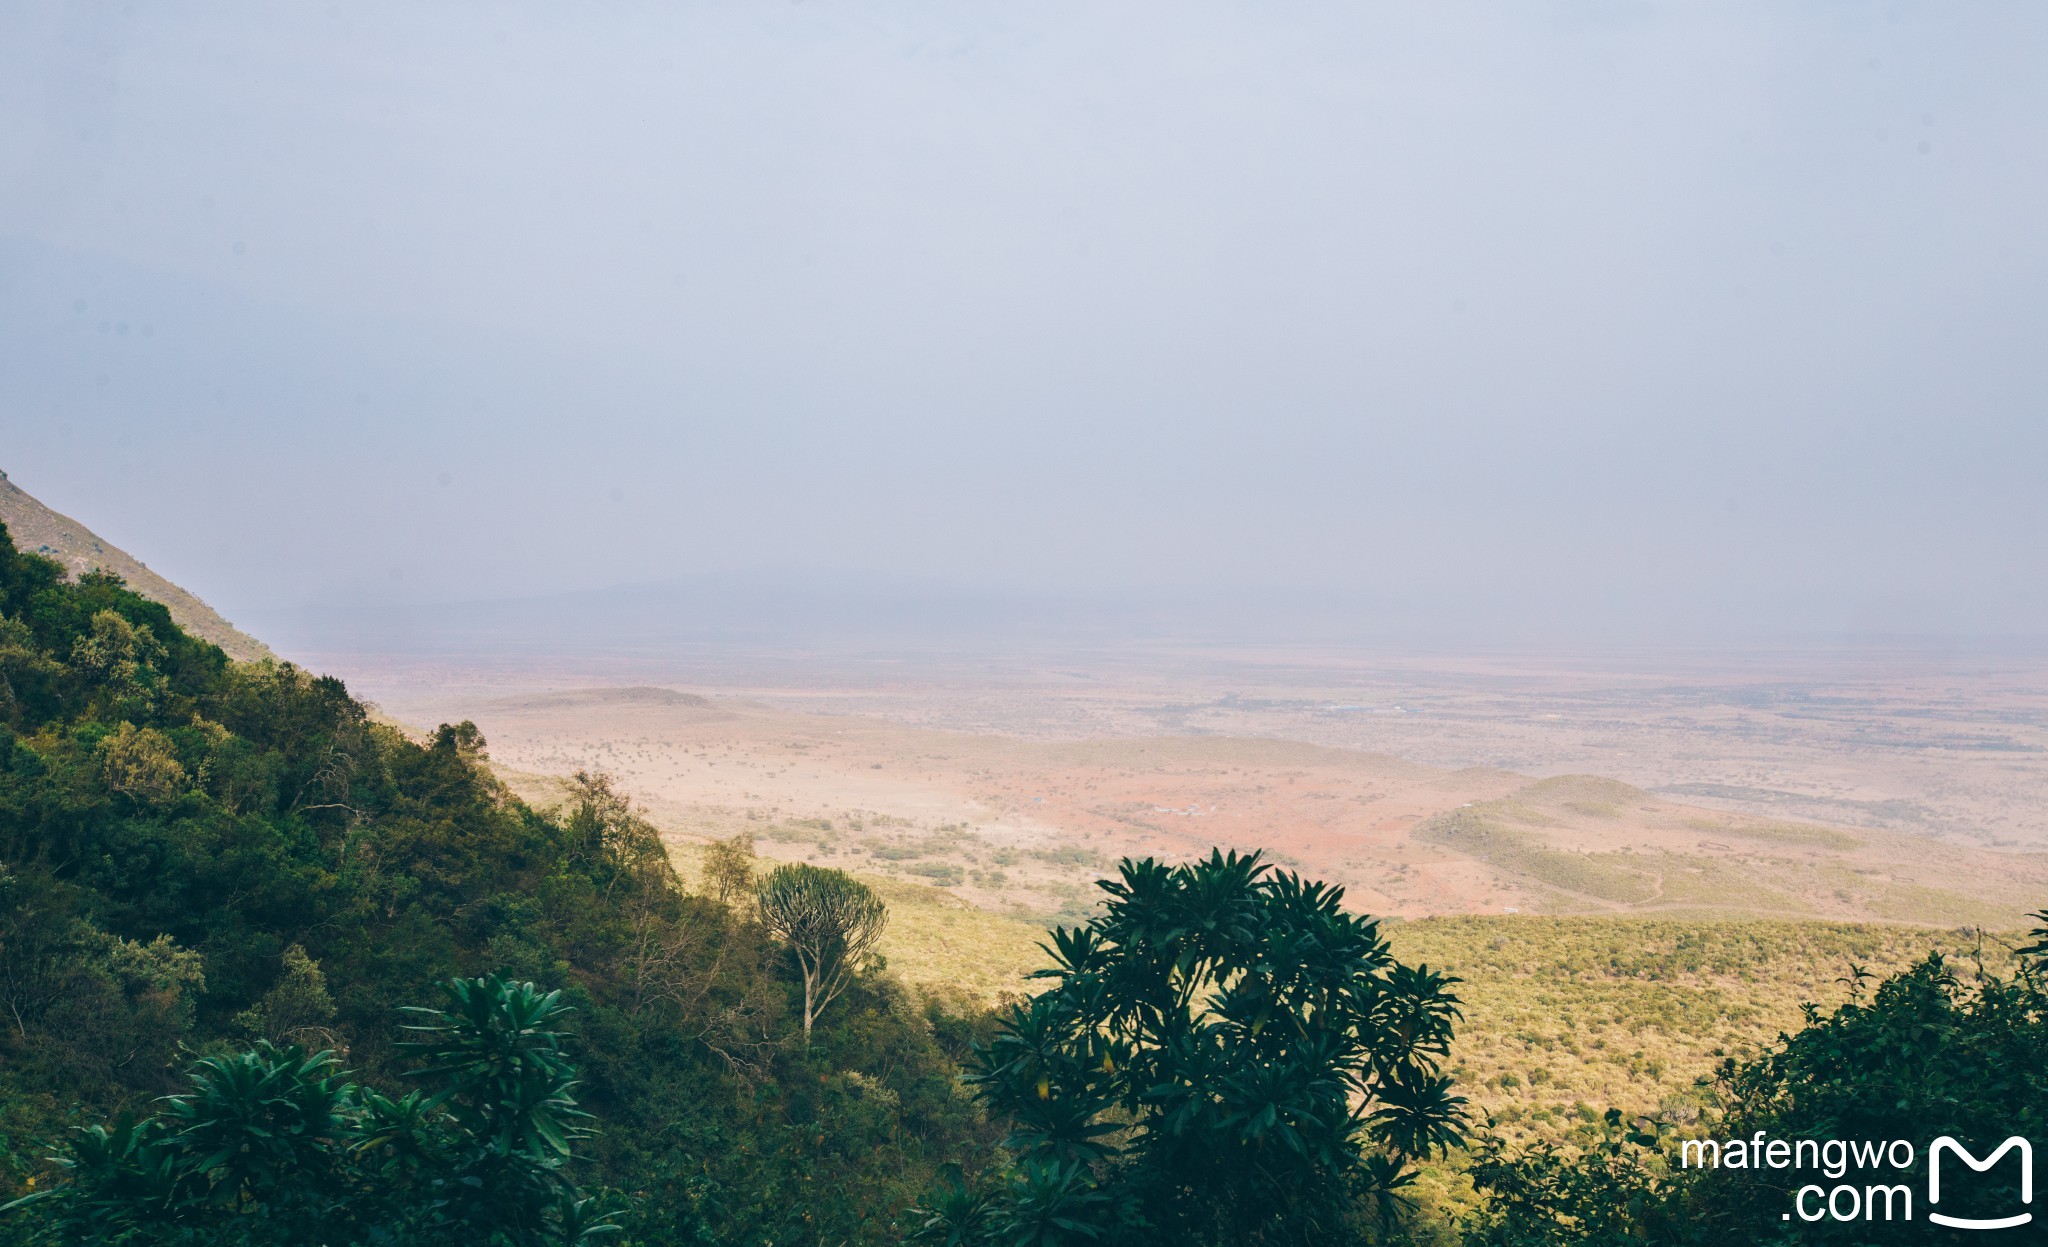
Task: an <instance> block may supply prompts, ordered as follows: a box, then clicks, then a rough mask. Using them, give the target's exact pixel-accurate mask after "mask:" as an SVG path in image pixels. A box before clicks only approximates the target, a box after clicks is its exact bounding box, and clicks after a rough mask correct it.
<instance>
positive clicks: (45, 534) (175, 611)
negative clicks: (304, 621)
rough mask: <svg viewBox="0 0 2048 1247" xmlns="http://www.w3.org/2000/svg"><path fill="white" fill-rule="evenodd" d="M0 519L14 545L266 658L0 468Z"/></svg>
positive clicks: (195, 602) (235, 654)
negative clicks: (109, 576)
mask: <svg viewBox="0 0 2048 1247" xmlns="http://www.w3.org/2000/svg"><path fill="white" fill-rule="evenodd" d="M0 523H4V524H6V525H7V530H8V531H9V532H10V533H12V534H13V535H14V544H15V546H16V547H17V548H18V549H21V550H27V551H33V552H35V553H37V554H43V555H46V556H48V557H50V558H53V559H56V560H57V561H59V562H61V563H63V564H64V566H66V567H68V568H70V569H71V574H72V575H74V576H76V575H78V574H79V573H80V572H88V571H92V570H94V569H99V570H102V571H109V572H112V573H114V574H115V575H116V576H119V577H120V578H121V579H123V580H125V581H127V582H128V587H129V588H131V589H133V590H135V591H136V592H137V593H140V594H141V595H142V596H144V597H146V598H151V599H154V600H155V601H158V602H161V603H163V604H164V605H165V606H166V607H168V608H169V609H170V612H171V618H173V619H175V620H177V621H178V625H179V626H180V627H182V628H184V629H185V630H186V631H187V632H190V633H192V634H193V635H195V636H200V637H204V638H205V639H207V640H209V641H211V642H213V643H214V644H215V645H218V646H220V647H221V648H222V649H224V650H226V651H227V652H228V655H229V657H231V658H236V659H239V660H241V661H243V662H248V661H251V660H254V659H258V658H269V657H272V655H271V652H270V647H269V646H267V645H265V644H264V643H263V642H261V641H259V640H257V639H256V638H255V637H252V636H250V635H249V634H248V633H246V632H243V631H242V630H241V629H239V628H237V627H235V625H233V624H231V623H229V622H228V621H227V620H225V619H222V618H221V617H220V615H219V613H218V612H216V611H215V610H214V609H213V608H212V607H211V606H208V605H207V604H206V603H204V602H202V601H200V600H199V599H198V598H197V597H194V596H193V595H192V594H190V593H188V592H186V591H185V590H183V589H181V588H179V587H178V586H177V585H174V584H172V583H171V582H170V581H168V580H165V579H164V578H163V577H162V576H159V575H157V574H156V573H155V572H153V571H151V570H149V568H148V567H147V566H145V565H144V564H143V562H142V560H140V559H138V558H136V557H135V556H134V555H131V554H129V553H128V552H127V551H125V550H123V549H121V548H120V547H118V546H116V545H114V544H112V543H111V542H108V541H107V540H105V539H104V538H102V537H100V536H99V535H98V534H97V533H95V532H93V531H92V530H91V529H90V528H87V527H86V526H85V525H83V524H81V523H79V522H78V521H77V520H74V519H72V518H71V517H70V516H68V515H60V514H58V513H57V512H55V511H52V510H51V509H50V508H48V507H46V506H44V505H43V504H42V503H40V502H38V501H36V499H35V498H34V497H32V496H31V495H30V494H29V493H28V492H27V491H26V490H24V489H22V488H21V487H20V486H19V485H16V484H15V483H14V482H13V481H10V480H8V479H7V474H6V473H5V472H0Z"/></svg>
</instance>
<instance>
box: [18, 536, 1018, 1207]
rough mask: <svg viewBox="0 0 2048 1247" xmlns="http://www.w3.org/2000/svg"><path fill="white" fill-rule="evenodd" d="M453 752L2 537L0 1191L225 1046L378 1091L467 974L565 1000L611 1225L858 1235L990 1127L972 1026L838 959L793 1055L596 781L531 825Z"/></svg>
mask: <svg viewBox="0 0 2048 1247" xmlns="http://www.w3.org/2000/svg"><path fill="white" fill-rule="evenodd" d="M483 747H484V742H483V741H482V739H481V738H480V737H479V735H478V733H477V731H476V729H475V728H473V727H471V726H469V725H467V724H462V725H456V726H444V727H442V728H441V729H439V730H438V731H437V732H435V733H433V734H432V735H431V736H430V737H428V738H427V739H425V740H421V741H414V740H411V739H408V738H407V737H406V736H405V735H404V734H403V733H402V732H400V731H399V730H397V729H396V728H393V727H391V726H388V725H386V724H383V723H380V722H378V721H376V720H375V719H374V718H373V717H372V716H371V715H370V714H369V713H368V712H366V710H365V709H364V707H363V706H362V705H361V704H360V703H358V702H356V701H354V700H353V699H352V698H350V697H349V695H348V692H347V690H346V689H345V688H344V687H343V686H342V684H341V683H340V682H339V681H337V680H333V679H328V678H320V677H315V676H312V675H309V674H307V673H306V672H304V671H301V670H299V669H297V668H295V667H293V666H291V665H289V664H281V663H261V664H231V663H230V662H228V660H227V659H226V657H225V656H224V655H223V654H222V653H221V652H220V651H219V650H218V649H215V648H214V647H212V646H210V645H207V644H204V643H202V642H200V641H197V640H194V639H192V638H190V637H188V636H186V635H185V634H184V633H182V632H181V631H179V629H178V628H177V627H175V626H174V625H173V623H172V621H171V619H170V617H169V615H168V613H167V612H166V611H165V610H164V608H163V607H161V606H160V605H157V604H156V603H153V602H150V601H147V600H145V599H143V598H141V597H138V596H136V595H135V594H132V593H130V592H128V591H127V590H125V589H124V588H123V587H122V586H121V585H120V584H119V582H118V581H116V580H114V579H112V578H110V577H102V576H86V577H84V578H82V579H81V580H79V581H76V582H67V581H66V580H65V579H64V577H63V575H62V572H61V570H60V569H59V568H58V566H57V565H56V564H54V563H52V562H50V561H48V560H46V559H42V558H39V557H36V556H33V555H24V554H21V553H18V552H17V551H16V550H15V549H14V548H13V546H12V545H11V543H9V542H8V541H7V540H6V539H5V537H4V533H0V1187H4V1188H5V1189H6V1190H7V1191H8V1192H10V1193H12V1194H20V1193H23V1192H25V1191H27V1190H28V1189H29V1186H28V1184H29V1182H30V1181H31V1180H35V1181H38V1182H41V1183H44V1184H47V1183H48V1182H50V1181H52V1180H56V1179H57V1178H58V1177H59V1176H60V1175H58V1174H57V1173H55V1172H53V1171H52V1170H51V1169H50V1167H49V1163H48V1162H47V1161H46V1160H44V1159H43V1158H44V1156H45V1155H46V1154H47V1153H48V1150H49V1148H48V1146H47V1145H46V1143H45V1141H47V1140H54V1139H61V1138H62V1137H63V1136H65V1135H66V1133H67V1131H68V1130H69V1129H70V1128H71V1127H72V1126H73V1125H74V1124H79V1123H81V1122H87V1121H100V1120H106V1119H109V1118H114V1117H116V1116H117V1115H118V1114H119V1113H121V1112H123V1111H129V1112H134V1113H138V1114H140V1113H144V1112H147V1110H148V1108H149V1106H150V1104H151V1102H152V1100H153V1099H154V1098H155V1097H159V1096H163V1095H167V1094H172V1093H175V1092H179V1091H180V1090H181V1088H183V1087H185V1084H184V1082H183V1080H182V1079H181V1073H180V1071H181V1070H182V1069H183V1068H184V1067H185V1066H186V1065H187V1062H188V1061H189V1060H190V1059H191V1058H192V1057H193V1056H197V1057H200V1058H202V1059H208V1060H217V1061H218V1060H225V1061H230V1062H232V1061H245V1060H252V1059H258V1058H251V1057H249V1056H248V1055H247V1050H248V1049H249V1047H250V1045H251V1044H252V1043H253V1042H255V1041H257V1040H268V1041H271V1042H273V1043H274V1044H276V1045H277V1051H278V1052H280V1053H281V1052H282V1051H283V1050H284V1049H285V1048H288V1047H290V1046H292V1045H294V1044H297V1045H300V1046H302V1047H305V1048H306V1049H308V1050H318V1049H321V1048H333V1049H335V1050H336V1051H337V1052H338V1053H339V1054H340V1056H341V1059H342V1060H344V1061H345V1062H346V1064H347V1066H348V1067H349V1068H350V1069H352V1070H354V1071H356V1077H357V1079H358V1080H359V1082H360V1084H361V1086H362V1087H363V1088H365V1089H367V1090H366V1091H365V1094H367V1093H368V1091H375V1092H376V1093H377V1094H381V1095H385V1096H389V1097H397V1096H402V1095H403V1094H404V1090H405V1081H406V1080H405V1078H404V1074H405V1071H406V1068H407V1065H408V1062H407V1060H406V1059H405V1053H404V1052H403V1051H402V1050H401V1049H399V1048H398V1047H397V1046H396V1045H395V1044H394V1041H393V1035H394V1033H395V1032H394V1029H393V1022H394V1020H395V1019H396V1018H397V1017H398V1013H397V1010H398V1009H399V1008H400V1007H401V1006H403V1005H406V1004H409V1003H412V1002H415V1001H417V1000H419V999H421V997H422V995H423V994H424V993H425V992H427V991H428V990H429V985H430V984H432V983H434V982H437V981H446V980H449V979H454V978H461V977H474V976H477V975H481V974H487V973H495V972H502V973H503V974H505V975H506V976H507V977H508V978H511V979H514V980H518V981H532V982H535V983H538V984H540V985H541V987H542V988H543V989H545V990H548V991H553V990H560V991H561V992H562V993H563V995H562V997H561V999H562V1001H563V1002H564V1003H565V1004H567V1005H571V1006H573V1007H574V1008H575V1010H576V1012H575V1014H574V1017H575V1021H576V1025H575V1028H574V1029H575V1034H574V1035H573V1037H572V1038H571V1039H569V1040H568V1041H567V1042H568V1044H569V1048H570V1051H571V1052H572V1053H573V1054H574V1057H575V1059H576V1060H577V1061H578V1062H579V1064H580V1065H581V1067H582V1073H583V1078H584V1084H583V1086H582V1088H581V1090H580V1092H579V1096H578V1098H579V1100H580V1103H581V1106H582V1109H583V1110H585V1111H588V1112H590V1113H591V1114H592V1115H593V1117H594V1120H595V1122H596V1123H597V1124H598V1125H600V1126H601V1127H602V1129H601V1131H600V1132H599V1133H598V1134H597V1135H596V1136H595V1137H594V1138H593V1139H592V1140H591V1141H590V1143H589V1144H588V1150H589V1156H590V1169H589V1170H588V1172H587V1174H586V1177H587V1179H588V1181H589V1182H590V1184H592V1185H594V1186H601V1187H609V1188H615V1189H618V1190H621V1191H624V1192H626V1193H628V1194H630V1195H632V1196H634V1197H635V1198H634V1200H633V1206H634V1208H635V1209H636V1210H637V1211H635V1212H633V1213H632V1214H630V1215H629V1216H627V1217H626V1218H625V1225H626V1228H627V1231H628V1235H629V1238H630V1239H633V1240H639V1241H647V1242H659V1243H692V1242H700V1241H720V1242H727V1241H749V1242H759V1241H762V1240H764V1239H766V1240H770V1241H774V1242H778V1243H782V1242H815V1241H830V1242H835V1243H836V1242H841V1241H846V1242H880V1241H887V1240H888V1239H889V1238H890V1237H891V1224H892V1220H893V1218H894V1216H895V1214H896V1212H897V1210H899V1209H900V1208H901V1207H902V1205H903V1204H904V1203H905V1202H906V1201H907V1200H908V1199H909V1198H910V1197H911V1196H912V1195H913V1194H914V1193H915V1192H917V1191H918V1190H920V1189H922V1188H923V1187H924V1186H925V1185H926V1184H927V1183H928V1181H929V1180H930V1175H931V1174H932V1173H933V1172H935V1170H936V1168H937V1165H938V1164H939V1162H940V1161H941V1160H943V1159H969V1160H973V1159H974V1158H976V1157H979V1156H981V1155H983V1154H984V1153H985V1152H986V1150H987V1149H988V1148H989V1147H990V1146H991V1145H992V1143H993V1139H994V1137H995V1131H994V1129H993V1128H992V1127H990V1126H987V1125H985V1124H984V1123H983V1121H982V1116H981V1114H980V1112H979V1111H978V1110H977V1109H976V1108H975V1106H974V1105H973V1104H972V1103H971V1102H970V1101H969V1100H968V1099H967V1098H966V1097H965V1096H964V1095H963V1094H962V1093H961V1091H960V1089H959V1087H958V1083H957V1080H956V1077H955V1075H956V1074H957V1071H958V1068H959V1062H960V1061H961V1060H962V1059H963V1058H964V1056H965V1053H966V1052H967V1050H968V1048H969V1045H970V1044H971V1041H972V1040H973V1038H974V1037H975V1035H976V1034H977V1031H976V1027H977V1026H978V1025H980V1023H978V1022H976V1021H974V1020H972V1017H973V1015H972V1014H971V1013H970V1014H962V1013H959V1012H955V1011H948V1010H947V1009H944V1008H941V1007H940V1006H939V1004H938V1003H937V1002H934V1001H932V1000H929V999H920V998H918V997H915V996H912V995H911V994H910V993H908V992H906V991H905V990H904V989H903V988H901V987H900V986H898V985H896V984H895V983H894V982H893V981H891V980H889V979H888V978H886V977H884V976H881V975H877V974H874V973H867V972H864V973H861V974H858V975H856V976H855V978H854V979H853V981H852V983H851V984H850V985H849V986H848V987H847V988H846V991H845V994H844V996H843V997H841V998H840V1000H839V1001H838V1002H837V1003H836V1004H835V1006H834V1008H833V1009H832V1011H831V1012H830V1013H828V1014H827V1015H826V1016H825V1017H824V1019H823V1020H822V1021H821V1022H820V1024H819V1026H818V1029H817V1032H816V1034H815V1035H814V1036H813V1037H812V1040H811V1042H809V1043H806V1042H805V1040H804V1037H803V1035H802V1028H801V1025H800V1020H799V1017H798V1012H799V1006H800V1000H801V990H802V983H801V976H800V975H799V973H798V972H797V967H796V965H795V963H794V959H793V958H792V957H791V956H790V955H789V953H788V951H787V949H786V948H784V947H783V946H782V945H781V944H780V943H779V942H778V941H776V940H775V939H774V938H773V937H772V936H771V935H770V934H769V933H768V932H766V931H765V930H764V929H762V927H761V926H760V924H759V923H758V922H757V921H756V920H755V918H754V916H753V914H752V910H751V906H749V907H747V908H737V907H734V906H728V905H727V904H724V903H722V902H720V901H719V900H717V899H715V898H711V897H702V896H693V895H689V894H687V893H686V892H685V891H684V889H682V888H681V887H680V886H679V884H678V881H677V879H676V877H675V874H674V872H673V870H672V868H671V867H670V865H669V860H668V856H667V854H666V852H665V851H664V849H663V846H662V845H661V844H660V843H659V841H658V839H657V838H656V837H655V835H654V833H653V831H652V829H651V828H649V827H648V826H647V825H646V824H645V823H644V822H643V821H641V820H640V819H638V818H637V817H635V816H634V815H633V813H632V811H631V809H630V808H629V806H628V805H627V803H626V802H625V801H624V799H623V798H621V797H620V796H619V795H618V794H616V793H614V792H613V791H612V789H611V787H610V786H609V784H608V783H607V782H605V780H604V779H603V778H602V777H590V776H584V777H580V778H579V782H578V786H577V791H576V794H575V798H574V800H572V801H571V802H570V803H569V805H568V807H567V809H566V812H565V813H564V814H563V815H562V816H560V817H551V816H545V815H543V814H541V813H539V812H537V811H535V810H533V809H531V808H529V807H528V806H526V805H524V804H523V803H521V802H520V801H518V800H516V799H514V798H513V797H511V796H510V795H509V794H508V793H506V792H505V791H504V789H503V788H502V787H501V786H500V785H499V784H498V783H497V782H496V780H495V779H494V778H493V777H492V775H491V774H490V771H489V770H488V768H487V767H486V766H485V765H483V764H482V751H483ZM258 1051H259V1052H260V1051H264V1050H261V1049H258ZM238 1054H239V1055H238ZM260 1059H261V1060H264V1061H281V1060H283V1059H284V1058H283V1057H282V1056H275V1055H273V1056H269V1057H263V1058H260ZM227 1068H228V1067H227V1066H223V1067H221V1069H222V1070H223V1071H224V1070H226V1069H227ZM237 1068H239V1067H237ZM221 1076H223V1077H224V1076H226V1075H225V1074H224V1073H223V1074H222V1075H221ZM332 1077H333V1076H332V1075H331V1074H330V1073H327V1072H323V1071H322V1070H310V1071H305V1072H304V1073H303V1078H304V1079H305V1080H308V1081H310V1082H314V1083H318V1082H322V1081H323V1080H324V1081H332ZM338 1086H339V1084H337V1087H338ZM818 1191H828V1192H830V1193H831V1197H830V1198H817V1197H815V1195H814V1192H818ZM33 1207H34V1206H31V1208H30V1209H29V1210H26V1211H23V1212H18V1213H16V1214H13V1215H11V1216H9V1217H8V1218H5V1219H4V1220H0V1234H7V1233H13V1232H19V1231H20V1230H21V1228H22V1227H23V1226H24V1225H26V1224H27V1220H26V1218H27V1217H28V1216H29V1215H30V1213H32V1211H33Z"/></svg>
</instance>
